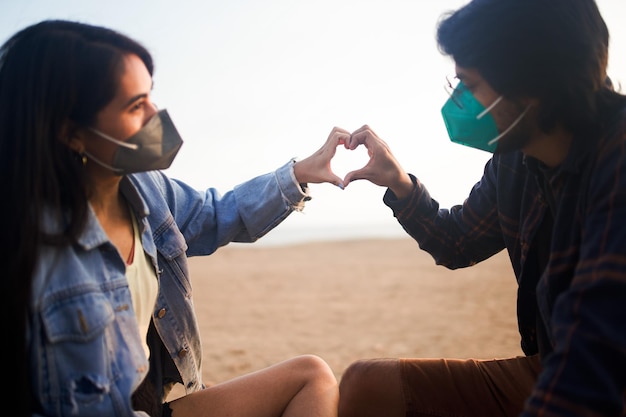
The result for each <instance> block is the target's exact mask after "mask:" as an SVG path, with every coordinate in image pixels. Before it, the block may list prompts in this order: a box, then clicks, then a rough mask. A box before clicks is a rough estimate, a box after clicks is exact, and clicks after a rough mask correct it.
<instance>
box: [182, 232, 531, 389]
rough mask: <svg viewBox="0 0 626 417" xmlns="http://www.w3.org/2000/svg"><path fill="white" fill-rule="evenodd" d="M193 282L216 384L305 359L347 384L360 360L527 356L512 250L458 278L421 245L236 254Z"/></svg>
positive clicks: (242, 250) (232, 250) (207, 260)
mask: <svg viewBox="0 0 626 417" xmlns="http://www.w3.org/2000/svg"><path fill="white" fill-rule="evenodd" d="M191 274H192V283H193V286H194V303H195V306H196V310H197V313H198V318H199V321H200V326H201V331H202V336H203V337H202V342H203V350H204V361H203V375H204V380H205V382H206V383H209V384H211V383H217V382H221V381H224V380H227V379H230V378H233V377H235V376H238V375H241V374H244V373H247V372H251V371H254V370H257V369H261V368H263V367H265V366H268V365H271V364H273V363H276V362H278V361H281V360H284V359H287V358H290V357H293V356H296V355H300V354H305V353H311V354H316V355H319V356H320V357H322V358H324V359H325V360H326V361H327V362H328V363H329V365H330V366H331V367H332V369H333V370H334V372H335V375H336V376H337V378H338V379H340V378H341V375H342V373H343V371H344V369H345V368H346V367H347V366H348V365H349V364H350V363H351V362H352V361H354V360H356V359H360V358H373V357H455V358H469V357H473V358H496V357H507V356H514V355H519V354H521V349H520V347H519V335H518V333H517V325H516V318H515V296H516V285H515V278H514V276H513V272H512V269H511V266H510V264H509V261H508V257H507V255H506V253H504V252H501V253H499V254H498V255H496V256H495V257H493V258H491V259H489V260H487V261H485V262H483V263H481V264H479V265H476V266H474V267H471V268H466V269H462V270H456V271H450V270H448V269H445V268H443V267H441V266H437V265H435V263H434V261H433V260H432V258H431V257H430V255H428V254H426V253H425V252H423V251H421V250H420V249H419V247H418V246H417V244H416V243H415V242H414V241H413V240H411V239H409V238H406V239H402V238H401V239H389V240H387V239H382V240H355V241H332V242H315V243H306V244H296V245H289V246H279V247H264V246H255V245H254V244H252V245H246V247H243V246H242V245H229V246H227V247H224V248H221V249H220V250H218V252H217V253H215V254H213V255H211V256H208V257H203V258H192V259H191Z"/></svg>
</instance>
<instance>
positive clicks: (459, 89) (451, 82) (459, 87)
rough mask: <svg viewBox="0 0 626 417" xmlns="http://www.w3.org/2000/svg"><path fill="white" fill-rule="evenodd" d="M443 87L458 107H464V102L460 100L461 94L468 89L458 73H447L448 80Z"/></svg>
mask: <svg viewBox="0 0 626 417" xmlns="http://www.w3.org/2000/svg"><path fill="white" fill-rule="evenodd" d="M443 89H444V90H446V93H448V95H449V96H450V99H451V100H452V102H453V103H454V104H456V105H457V107H458V108H460V109H463V103H462V102H461V100H460V98H459V97H460V95H461V94H462V93H463V92H464V91H465V90H467V87H466V86H465V84H463V83H462V82H461V80H459V77H457V76H456V75H446V82H445V84H444V85H443Z"/></svg>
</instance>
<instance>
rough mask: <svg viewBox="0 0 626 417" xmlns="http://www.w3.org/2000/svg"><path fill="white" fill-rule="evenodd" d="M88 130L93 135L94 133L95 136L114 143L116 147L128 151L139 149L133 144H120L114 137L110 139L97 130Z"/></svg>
mask: <svg viewBox="0 0 626 417" xmlns="http://www.w3.org/2000/svg"><path fill="white" fill-rule="evenodd" d="M89 130H91V131H92V132H93V133H95V134H96V135H98V136H100V137H102V138H104V139H106V140H108V141H111V142H113V143H115V144H116V145H119V146H122V147H124V148H128V149H132V150H137V149H139V145H137V144H135V143H126V142H122V141H121V140H117V139H115V138H114V137H111V136H109V135H107V134H106V133H102V132H100V131H99V130H96V129H94V128H93V127H90V128H89Z"/></svg>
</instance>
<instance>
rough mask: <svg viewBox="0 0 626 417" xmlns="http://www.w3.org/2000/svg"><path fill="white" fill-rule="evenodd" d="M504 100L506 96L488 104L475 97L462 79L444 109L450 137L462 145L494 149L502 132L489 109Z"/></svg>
mask: <svg viewBox="0 0 626 417" xmlns="http://www.w3.org/2000/svg"><path fill="white" fill-rule="evenodd" d="M500 100H502V96H500V97H498V99H496V101H494V102H493V104H492V105H490V106H489V107H488V108H485V107H483V105H482V104H480V103H479V102H478V100H476V99H475V98H474V96H473V95H472V93H471V92H470V91H469V90H468V88H467V87H466V86H465V85H464V84H463V83H462V82H459V84H458V85H457V86H456V88H455V89H454V91H453V92H452V94H451V95H450V98H449V99H448V101H446V103H445V104H444V106H443V107H442V109H441V114H442V116H443V121H444V122H445V124H446V129H447V130H448V136H450V140H452V142H455V143H459V144H461V145H465V146H469V147H472V148H476V149H482V150H483V151H487V152H494V151H495V149H496V146H497V142H498V140H499V139H500V137H502V135H500V134H499V133H498V128H497V126H496V122H495V120H493V117H492V116H491V114H490V113H489V111H490V110H491V109H493V108H494V107H495V106H496V105H497V104H498V103H499V102H500ZM508 130H509V129H507V131H508ZM505 133H506V132H505Z"/></svg>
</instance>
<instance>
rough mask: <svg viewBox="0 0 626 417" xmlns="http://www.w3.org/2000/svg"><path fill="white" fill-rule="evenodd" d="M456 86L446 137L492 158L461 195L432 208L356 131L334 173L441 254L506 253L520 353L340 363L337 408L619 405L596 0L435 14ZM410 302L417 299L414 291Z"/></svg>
mask: <svg viewBox="0 0 626 417" xmlns="http://www.w3.org/2000/svg"><path fill="white" fill-rule="evenodd" d="M437 38H438V43H439V46H440V48H441V50H442V51H443V53H445V54H446V55H449V56H451V57H452V58H453V60H454V61H455V64H456V73H457V77H458V79H459V82H458V84H457V85H456V86H455V87H454V88H453V91H452V93H451V97H450V99H449V100H448V101H447V102H446V104H445V105H444V106H443V108H442V115H443V118H444V121H445V123H446V127H447V129H448V133H449V136H450V138H451V139H452V140H453V141H455V142H458V143H462V144H465V145H468V146H472V147H476V148H479V149H484V150H487V151H490V152H494V155H493V157H492V158H491V159H490V160H489V162H488V163H487V165H486V167H485V171H484V175H483V177H482V178H481V179H480V181H479V182H478V183H477V184H476V185H475V186H474V187H473V189H472V190H471V192H470V194H469V197H468V198H467V200H466V201H465V202H464V203H463V204H462V205H458V206H455V207H453V208H451V209H449V210H447V209H440V208H439V205H438V203H437V202H436V201H435V200H434V199H432V198H431V197H430V195H429V194H428V192H427V190H426V188H425V187H424V185H422V184H421V183H420V182H419V181H418V180H417V179H416V178H415V177H414V176H413V175H409V174H407V173H406V172H405V171H404V170H403V169H402V167H401V166H400V165H399V164H398V162H397V161H396V159H395V158H394V156H393V154H392V153H391V151H390V150H389V148H388V147H387V145H386V144H385V143H384V142H383V141H382V140H381V139H380V138H378V137H377V136H376V134H375V133H374V132H373V131H372V130H371V129H370V128H369V127H368V126H364V127H362V128H361V129H359V130H357V131H356V132H353V134H352V136H351V139H350V142H349V144H348V146H349V147H350V148H351V149H354V148H356V147H357V146H358V145H359V144H364V145H365V146H366V147H367V148H368V150H369V153H370V161H369V162H368V164H367V165H366V166H365V167H364V168H362V169H360V170H357V171H353V172H351V173H349V174H348V175H347V176H346V178H345V181H344V185H348V184H349V183H350V181H353V180H358V179H367V180H369V181H371V182H373V183H375V184H377V185H381V186H385V187H388V190H387V192H386V194H385V196H384V202H385V204H387V205H388V206H389V207H390V208H391V209H392V210H393V212H394V216H395V217H396V218H397V219H398V221H399V222H400V224H401V225H402V226H403V227H404V229H405V230H406V231H407V233H409V234H410V235H411V236H412V237H413V238H414V239H415V240H416V241H417V242H418V243H419V245H420V247H421V248H422V249H423V250H425V251H427V252H429V253H430V254H431V255H432V256H433V258H434V259H435V261H436V262H437V263H438V264H441V265H444V266H446V267H448V268H451V269H455V268H462V267H468V266H471V265H474V264H475V263H477V262H480V261H483V260H484V259H487V258H488V257H490V256H492V255H494V254H496V253H498V252H500V251H501V250H503V249H506V250H507V251H508V254H509V256H510V258H511V262H512V265H513V270H514V272H515V275H516V278H517V281H518V285H519V289H518V300H517V308H518V323H519V331H520V335H521V346H522V349H523V351H524V353H525V356H522V357H515V358H508V359H501V360H486V361H482V360H444V359H375V360H363V361H358V362H356V363H354V364H352V365H351V366H350V367H349V368H348V369H347V370H346V371H345V373H344V375H343V377H342V381H341V386H340V398H341V399H340V406H339V416H340V417H351V416H359V417H365V416H384V417H395V416H398V417H405V416H481V417H493V416H518V415H522V416H524V417H527V416H623V415H626V413H625V411H624V410H625V408H624V398H625V392H626V97H625V96H623V95H621V94H618V93H617V92H615V91H614V90H613V89H612V87H611V83H610V81H609V79H608V77H607V73H606V68H607V61H608V41H609V34H608V30H607V27H606V25H605V23H604V21H603V19H602V17H601V15H600V13H599V11H598V9H597V6H596V4H595V3H594V1H593V0H473V1H471V2H470V3H468V4H467V5H466V6H464V7H462V8H460V9H459V10H457V11H456V12H454V13H452V14H450V15H448V16H447V17H446V18H445V19H444V20H442V21H441V23H440V24H439V27H438V31H437ZM418 302H419V301H418Z"/></svg>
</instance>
